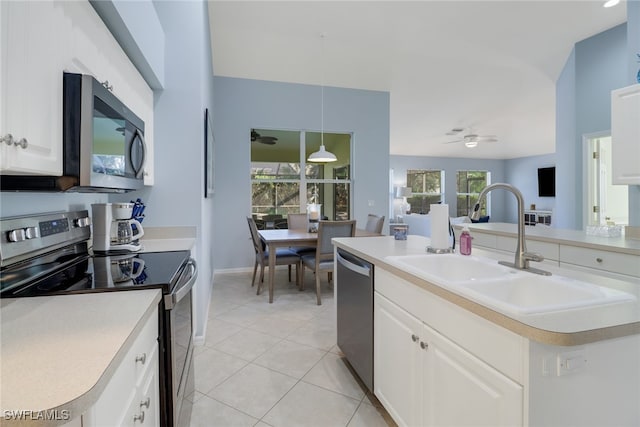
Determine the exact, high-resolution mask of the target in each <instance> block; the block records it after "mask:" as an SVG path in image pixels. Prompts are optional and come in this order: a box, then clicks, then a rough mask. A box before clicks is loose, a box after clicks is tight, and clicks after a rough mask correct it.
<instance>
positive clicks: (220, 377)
mask: <svg viewBox="0 0 640 427" xmlns="http://www.w3.org/2000/svg"><path fill="white" fill-rule="evenodd" d="M250 282H251V274H249V273H227V274H217V275H216V277H215V280H214V284H213V291H212V297H211V306H210V311H209V318H208V323H207V333H206V342H205V344H204V345H202V346H198V347H196V348H195V351H194V371H195V390H196V391H195V393H194V394H193V395H192V396H191V397H190V400H191V402H192V404H193V406H192V412H191V425H192V426H207V427H213V426H258V427H265V426H274V427H280V426H282V427H286V426H296V427H297V426H322V427H330V426H337V427H342V426H349V427H356V426H367V427H377V426H382V427H385V426H388V425H392V426H393V425H395V424H394V423H393V421H392V420H391V419H390V417H389V415H388V414H387V413H386V412H385V410H384V409H383V408H382V407H381V406H380V404H379V402H377V400H376V399H375V397H373V396H371V395H370V394H368V393H366V392H365V388H364V387H363V386H362V385H361V383H360V382H359V381H358V380H357V379H356V378H355V377H354V375H353V374H352V373H351V370H350V367H349V366H348V365H347V363H346V361H345V360H344V358H343V355H342V353H341V352H340V350H339V349H338V347H337V346H336V321H335V304H334V298H333V290H332V288H331V287H330V286H329V284H328V283H327V282H326V275H325V276H324V282H323V292H322V302H323V303H322V305H321V306H318V305H316V302H315V299H316V297H315V285H314V283H315V282H314V279H313V273H312V272H310V271H307V273H306V277H305V283H306V289H305V290H304V291H298V289H297V288H296V286H295V284H294V283H289V282H288V280H287V270H286V268H285V269H278V270H277V271H276V283H277V285H276V289H275V296H274V302H273V304H269V303H268V292H267V291H263V292H262V294H261V295H256V294H255V288H252V287H251V283H250Z"/></svg>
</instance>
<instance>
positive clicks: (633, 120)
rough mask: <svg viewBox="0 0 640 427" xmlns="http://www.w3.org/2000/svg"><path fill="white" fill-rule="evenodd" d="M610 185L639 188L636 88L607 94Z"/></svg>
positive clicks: (638, 92)
mask: <svg viewBox="0 0 640 427" xmlns="http://www.w3.org/2000/svg"><path fill="white" fill-rule="evenodd" d="M611 140H612V155H613V159H612V161H613V168H612V169H613V183H614V184H626V185H640V84H635V85H632V86H628V87H625V88H622V89H616V90H614V91H612V92H611Z"/></svg>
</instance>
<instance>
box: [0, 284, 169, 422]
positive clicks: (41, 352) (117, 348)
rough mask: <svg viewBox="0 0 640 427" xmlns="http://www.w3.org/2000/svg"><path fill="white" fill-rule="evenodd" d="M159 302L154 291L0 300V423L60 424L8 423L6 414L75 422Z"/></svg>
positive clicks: (100, 388)
mask: <svg viewBox="0 0 640 427" xmlns="http://www.w3.org/2000/svg"><path fill="white" fill-rule="evenodd" d="M160 298H161V291H160V290H158V289H148V290H139V291H127V292H100V293H88V294H75V295H58V296H48V297H31V298H16V299H2V300H0V316H1V321H2V325H1V332H2V334H1V335H0V343H1V344H2V346H1V348H0V356H1V359H0V360H1V362H0V365H1V366H0V384H2V401H1V402H0V405H1V409H2V416H3V417H5V419H2V418H0V419H2V424H3V425H22V424H29V425H31V426H33V425H41V426H43V425H57V424H64V423H65V422H66V421H64V420H58V421H57V423H56V422H51V421H49V422H47V421H44V420H37V421H32V420H30V419H27V420H22V422H21V421H20V420H9V419H7V417H8V416H7V411H19V410H28V411H33V412H32V413H33V416H36V414H45V413H47V412H48V413H49V414H51V413H54V411H56V412H57V414H58V415H59V416H61V415H63V414H64V413H63V412H62V411H69V412H68V414H69V420H70V419H74V418H77V417H78V416H80V415H81V414H82V413H83V412H84V411H86V410H87V409H88V408H89V407H90V406H91V405H92V404H94V403H95V402H96V401H97V399H98V397H99V396H100V393H101V392H102V391H103V390H104V388H105V386H106V385H107V383H108V381H109V379H110V378H111V375H112V374H113V372H114V370H115V369H116V368H117V366H118V365H119V363H120V361H121V359H122V358H123V357H124V356H125V354H126V352H127V351H128V350H129V348H130V347H131V345H132V344H133V342H134V341H135V338H136V336H137V334H138V332H139V329H140V328H142V326H143V325H144V323H145V321H146V320H147V319H148V318H149V316H150V315H151V314H152V313H153V312H154V311H153V310H154V309H155V308H156V307H157V306H158V303H159V302H160ZM39 411H42V412H39ZM26 421H28V422H26ZM67 421H68V420H67Z"/></svg>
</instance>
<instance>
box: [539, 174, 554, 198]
mask: <svg viewBox="0 0 640 427" xmlns="http://www.w3.org/2000/svg"><path fill="white" fill-rule="evenodd" d="M538 196H539V197H555V196H556V167H555V166H552V167H549V168H538Z"/></svg>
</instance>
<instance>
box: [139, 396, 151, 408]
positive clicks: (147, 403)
mask: <svg viewBox="0 0 640 427" xmlns="http://www.w3.org/2000/svg"><path fill="white" fill-rule="evenodd" d="M149 405H151V398H150V397H147V400H141V401H140V407H141V408H142V407H143V406H146V407H147V409H149Z"/></svg>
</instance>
